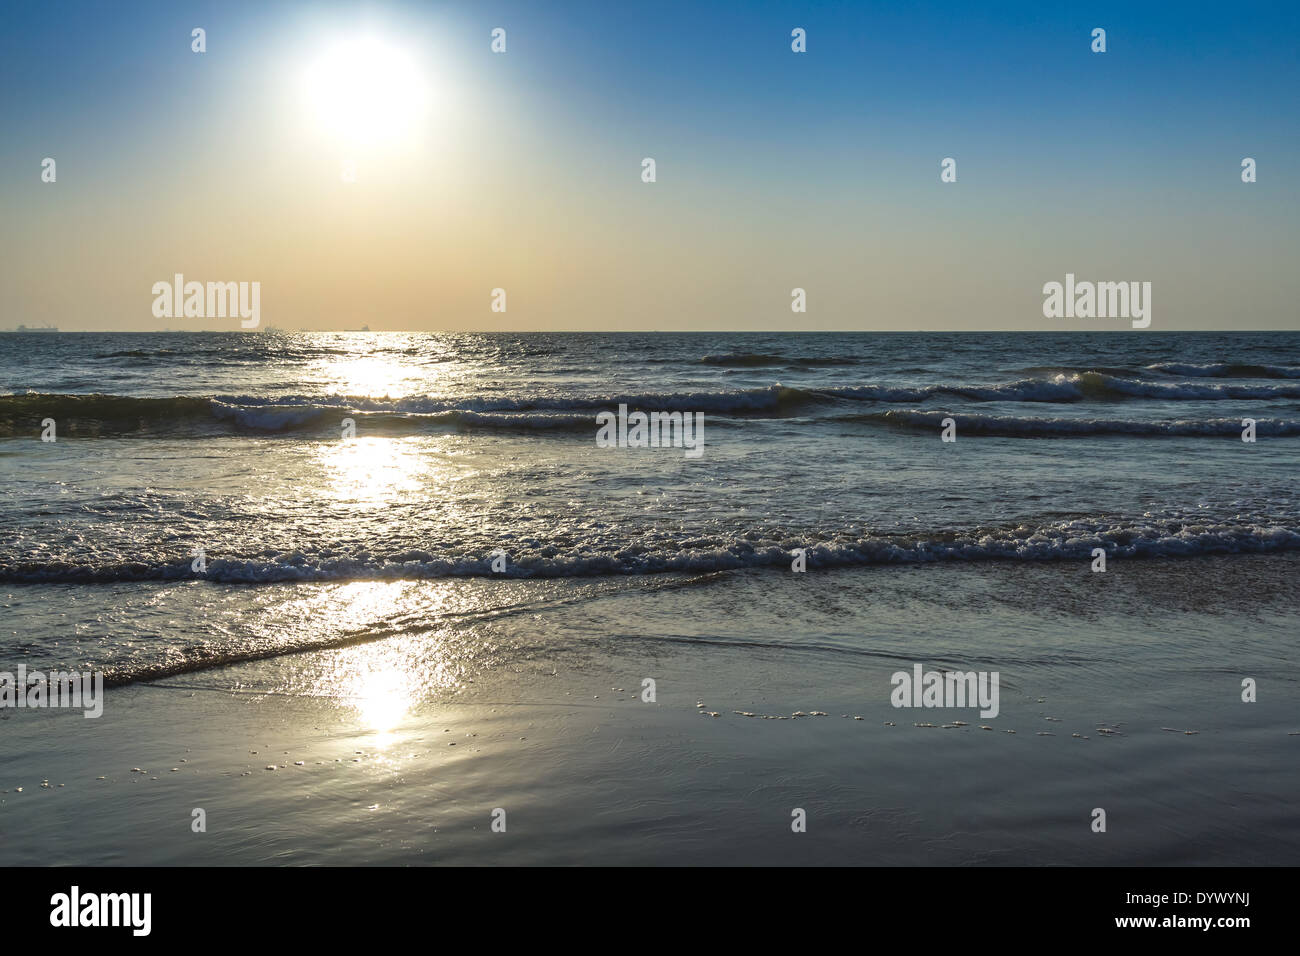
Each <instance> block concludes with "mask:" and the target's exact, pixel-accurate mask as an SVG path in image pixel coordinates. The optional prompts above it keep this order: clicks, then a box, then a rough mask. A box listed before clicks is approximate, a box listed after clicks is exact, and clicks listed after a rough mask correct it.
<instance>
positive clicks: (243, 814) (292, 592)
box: [0, 332, 1300, 865]
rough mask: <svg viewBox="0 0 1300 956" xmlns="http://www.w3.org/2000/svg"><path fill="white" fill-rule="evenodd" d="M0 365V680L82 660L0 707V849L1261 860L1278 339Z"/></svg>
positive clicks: (419, 858) (1299, 845)
mask: <svg viewBox="0 0 1300 956" xmlns="http://www.w3.org/2000/svg"><path fill="white" fill-rule="evenodd" d="M0 392H3V394H0V478H2V481H3V484H2V487H3V488H4V490H5V494H4V496H3V497H0V605H2V606H3V618H2V620H3V627H2V628H0V671H10V672H12V671H14V670H15V668H16V666H17V665H18V664H26V665H27V667H28V669H29V670H32V669H42V670H50V669H55V668H59V669H63V668H68V667H71V668H75V669H77V670H83V671H84V670H90V669H94V670H103V671H104V672H105V673H106V675H107V680H108V681H109V683H110V684H111V685H113V686H112V688H111V689H110V690H108V691H107V693H106V699H105V701H104V713H103V716H102V718H101V719H97V720H85V719H84V718H83V717H82V715H81V714H80V713H78V712H75V711H33V710H14V711H10V710H5V711H4V712H0V721H3V724H0V726H3V734H0V756H2V757H3V760H0V826H3V828H4V833H5V838H4V839H3V840H0V860H3V861H5V862H6V863H33V862H40V863H50V862H63V863H99V864H116V863H137V864H177V863H204V864H232V863H234V864H281V863H286V862H297V863H324V864H328V863H334V862H346V863H386V864H401V863H418V862H450V863H475V864H477V863H484V862H503V863H552V864H553V863H557V862H559V863H590V862H602V863H614V864H620V863H636V862H640V863H661V864H668V865H676V864H683V863H776V864H789V863H802V864H816V865H825V864H836V863H877V864H880V863H886V864H897V865H909V864H916V863H937V864H989V863H1022V864H1023V863H1037V864H1079V865H1087V864H1098V863H1107V864H1140V865H1152V864H1189V863H1190V864H1204V863H1213V864H1221V865H1240V864H1249V865H1269V864H1292V865H1294V864H1295V863H1296V862H1298V861H1300V818H1298V817H1297V816H1296V814H1295V813H1294V802H1295V794H1296V792H1297V788H1300V775H1298V773H1297V770H1296V767H1297V766H1298V765H1297V763H1296V760H1295V747H1296V746H1300V720H1297V715H1298V714H1300V707H1298V706H1297V704H1300V679H1297V678H1296V676H1295V673H1294V661H1295V660H1296V658H1297V655H1300V626H1297V625H1300V573H1298V572H1300V502H1297V497H1296V491H1295V474H1296V463H1297V452H1298V451H1300V335H1297V334H1256V333H1249V334H1205V335H1162V334H1149V333H1124V332H1122V333H1116V334H1098V335H1059V334H1058V335H1046V334H1043V335H1025V334H968V335H934V334H925V335H921V334H915V335H912V334H903V335H900V334H882V335H877V334H807V335H799V334H779V335H776V334H773V335H764V334H743V335H742V334H716V333H700V334H690V335H649V334H644V335H643V334H622V335H618V334H610V335H604V334H601V335H588V334H536V335H515V334H495V335H488V334H464V335H459V334H436V335H415V334H397V333H381V334H358V333H349V334H342V333H341V334H325V333H311V334H308V333H303V334H295V333H276V332H262V333H256V334H231V335H224V334H149V335H143V334H141V335H134V334H114V335H100V334H58V335H53V334H46V335H22V336H19V335H10V336H3V337H0ZM620 404H626V405H628V406H629V407H630V409H631V410H641V411H646V412H652V411H664V410H679V411H683V412H699V413H702V414H703V415H704V432H703V440H704V444H703V452H702V454H701V455H700V456H699V457H688V456H687V455H686V454H685V450H684V449H681V448H601V447H597V445H596V441H595V436H596V428H597V425H596V416H597V414H598V413H599V412H602V411H606V410H615V409H616V408H617V406H618V405H620ZM949 417H951V418H952V419H953V420H954V421H955V423H956V435H957V440H956V441H955V442H943V441H941V423H942V421H943V419H945V418H949ZM1245 418H1251V419H1254V420H1255V421H1256V430H1257V441H1255V442H1253V443H1248V442H1243V441H1242V440H1241V432H1242V427H1243V426H1242V420H1243V419H1245ZM45 419H53V420H54V423H55V436H56V440H55V441H53V442H48V441H42V440H41V433H42V430H43V425H42V422H43V421H44V420H45ZM344 419H351V420H352V422H353V424H354V426H355V435H354V436H353V437H351V438H348V439H345V438H344V437H343V420H344ZM1099 547H1100V548H1103V549H1104V550H1105V551H1106V554H1107V568H1106V572H1105V573H1095V572H1093V570H1092V563H1093V557H1092V552H1093V550H1094V549H1095V548H1099ZM799 549H803V551H804V554H805V555H806V568H807V570H806V571H805V572H804V573H797V572H795V571H793V570H792V562H793V561H794V560H795V555H796V553H797V552H798V550H799ZM200 550H201V551H202V553H203V562H204V563H203V564H202V566H201V569H200V570H197V571H196V570H195V562H196V556H195V555H196V552H197V551H200ZM494 552H499V553H501V554H504V556H505V564H504V566H502V565H501V564H500V563H499V562H498V564H497V567H499V568H502V570H500V571H496V570H494V568H493V554H494ZM917 664H920V665H922V666H923V667H924V668H926V669H931V668H938V669H959V670H978V671H993V672H997V673H998V674H999V675H1000V687H1001V691H1000V705H999V712H998V714H997V716H996V717H989V718H983V717H980V716H979V715H978V714H977V713H976V712H975V711H966V712H961V713H957V712H953V711H943V712H937V711H925V710H906V709H898V708H895V707H893V706H892V703H891V698H890V695H891V690H892V675H893V674H894V673H896V672H899V671H903V672H910V671H911V670H912V668H913V667H914V666H915V665H917ZM647 679H653V680H654V681H655V682H656V686H657V688H658V691H657V693H658V696H657V699H656V700H655V701H654V702H652V703H647V702H646V700H644V699H643V697H642V690H643V687H644V686H645V684H644V682H645V681H646V680H647ZM1246 679H1249V680H1250V681H1252V682H1254V684H1256V685H1257V688H1258V695H1257V700H1256V701H1254V702H1251V703H1247V702H1245V701H1244V700H1243V696H1242V694H1243V691H1242V685H1243V681H1244V680H1246ZM823 715H824V716H823ZM958 717H960V718H962V719H961V720H957V719H956V718H958ZM990 731H991V732H990ZM268 761H272V763H271V764H270V766H272V767H275V768H276V772H269V767H268V766H267V764H268ZM160 768H161V769H160ZM137 771H138V772H137ZM19 788H21V791H20V790H19ZM194 807H207V808H209V811H210V812H211V813H212V825H211V827H210V830H209V832H208V833H206V834H204V835H202V837H194V836H193V834H191V831H190V827H189V824H190V814H191V809H192V808H194ZM494 807H509V808H510V814H511V821H512V823H511V830H510V832H511V834H512V837H511V838H510V839H508V840H503V839H497V838H495V837H493V836H488V837H486V839H485V837H484V834H487V833H488V832H489V831H488V829H487V826H486V821H487V814H488V812H489V810H491V809H492V808H494ZM792 807H800V808H804V809H806V810H807V812H808V815H809V821H810V822H809V829H808V832H807V834H805V835H803V836H801V837H798V838H795V839H793V840H791V833H790V814H791V808H792ZM1095 808H1103V809H1105V810H1106V811H1107V812H1108V813H1109V814H1110V815H1111V816H1110V820H1111V826H1110V829H1109V831H1108V832H1107V833H1105V834H1099V833H1096V832H1094V831H1093V830H1092V828H1091V824H1092V820H1093V818H1092V814H1093V811H1094V809H1095ZM69 834H73V835H75V839H69V838H68V836H69Z"/></svg>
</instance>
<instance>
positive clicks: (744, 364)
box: [700, 352, 859, 368]
mask: <svg viewBox="0 0 1300 956" xmlns="http://www.w3.org/2000/svg"><path fill="white" fill-rule="evenodd" d="M700 364H701V365H715V366H719V367H722V368H762V367H764V366H769V365H785V366H790V367H795V368H800V367H803V368H835V367H838V366H843V365H857V364H859V363H858V360H857V359H852V358H837V357H831V358H812V357H800V358H787V357H786V356H784V355H768V354H764V353H762V352H728V353H727V354H725V355H706V356H704V357H703V358H702V359H700Z"/></svg>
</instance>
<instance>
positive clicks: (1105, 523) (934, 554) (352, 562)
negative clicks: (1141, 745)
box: [0, 517, 1300, 584]
mask: <svg viewBox="0 0 1300 956" xmlns="http://www.w3.org/2000/svg"><path fill="white" fill-rule="evenodd" d="M824 539H830V540H824ZM818 541H820V542H821V543H815V542H818ZM795 548H805V549H806V558H807V564H808V566H809V567H811V568H836V567H866V566H874V565H890V564H930V563H934V562H951V561H1054V560H1084V559H1088V558H1091V557H1092V551H1093V549H1094V548H1104V549H1105V550H1106V553H1107V555H1108V556H1109V557H1111V558H1156V557H1179V556H1195V555H1210V554H1259V553H1274V552H1283V551H1300V528H1298V527H1295V526H1292V525H1288V524H1280V523H1277V522H1274V521H1269V520H1264V519H1250V518H1242V519H1237V520H1231V521H1212V520H1205V521H1199V522H1198V521H1190V520H1187V519H1183V518H1160V517H1153V518H1142V519H1136V520H1132V519H1130V520H1122V519H1074V520H1070V521H1061V522H1054V523H1050V524H1041V525H1040V524H1031V523H1027V524H1020V525H1014V526H1006V527H987V528H985V527H981V528H973V529H969V530H954V531H937V532H932V533H928V534H924V535H900V534H889V535H866V536H863V537H858V538H853V539H844V538H843V537H839V536H836V535H835V534H833V533H822V532H810V533H809V534H808V535H807V536H806V537H805V538H804V539H802V540H801V539H799V538H789V539H787V540H782V541H775V540H774V541H768V542H758V543H755V542H752V541H749V540H747V539H744V538H733V539H725V540H719V541H711V542H702V543H700V544H698V545H697V546H694V547H679V548H677V549H676V550H654V549H646V548H633V547H624V548H620V549H617V550H614V549H611V550H609V551H607V552H602V553H593V552H591V551H587V550H584V551H578V552H575V553H570V554H564V553H560V554H555V553H554V549H552V548H546V549H544V550H543V551H541V552H538V553H514V554H510V557H509V564H508V569H507V570H506V571H505V572H503V573H494V572H493V571H492V567H491V563H492V557H491V555H490V554H489V555H484V556H482V557H476V556H455V557H453V556H439V555H435V554H431V553H428V552H422V551H409V550H408V551H403V552H399V553H394V554H392V555H389V556H387V557H377V556H374V555H373V554H370V553H369V552H367V553H366V556H365V557H364V558H360V557H357V558H353V557H339V556H336V555H331V556H328V557H326V556H324V555H312V554H303V553H295V554H289V555H280V556H278V557H276V558H275V559H272V560H265V559H258V560H249V559H241V558H238V557H230V558H221V557H215V556H209V558H208V563H207V570H206V571H205V572H204V573H202V574H197V573H195V572H194V571H192V570H191V567H190V558H189V556H184V557H174V558H170V559H168V558H163V557H161V556H155V557H153V558H152V559H150V558H143V557H139V556H134V555H133V556H131V557H130V558H129V559H128V558H127V557H125V556H124V557H123V558H122V559H121V560H119V561H102V560H101V561H98V562H90V561H79V560H68V561H50V560H44V559H42V560H29V561H21V560H13V559H8V560H4V561H2V562H0V581H6V582H25V583H35V582H41V583H113V582H127V581H131V582H134V581H181V580H197V579H202V580H206V581H213V582H219V583H230V584H267V583H279V582H298V581H356V580H422V579H432V578H448V577H507V578H576V577H595V576H609V575H645V574H665V573H673V572H689V573H693V574H701V573H709V572H720V571H735V570H742V569H747V568H781V569H788V568H789V567H790V563H791V561H792V560H793V557H794V549H795Z"/></svg>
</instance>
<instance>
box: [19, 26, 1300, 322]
mask: <svg viewBox="0 0 1300 956" xmlns="http://www.w3.org/2000/svg"><path fill="white" fill-rule="evenodd" d="M195 27H201V28H203V29H204V30H205V31H206V36H205V40H206V51H205V52H203V53H196V52H193V51H192V49H191V45H192V37H191V31H192V29H193V28H195ZM498 27H499V28H503V29H504V30H505V31H506V50H505V52H504V53H494V52H492V49H491V44H492V36H491V33H492V31H493V29H494V28H498ZM796 27H799V28H803V29H804V30H805V31H806V36H807V41H806V42H807V52H805V53H795V52H793V51H792V50H791V31H792V30H793V29H794V28H796ZM1096 27H1102V28H1104V29H1105V30H1106V45H1107V49H1106V52H1105V53H1094V52H1092V49H1091V46H1092V42H1093V41H1092V35H1091V34H1092V30H1093V29H1094V28H1096ZM1298 41H1300V6H1298V5H1295V4H1286V3H1280V2H1279V3H1253V2H1245V3H1231V4H1229V3H1201V4H1198V3H1178V4H1173V3H1168V4H1133V3H1084V4H1043V3H1034V2H1014V3H1007V4H1001V5H999V6H998V9H996V10H987V9H982V8H981V7H980V6H978V5H973V4H971V5H968V4H964V3H953V2H933V3H906V4H874V3H853V2H845V3H812V4H781V3H768V2H730V3H707V4H705V3H676V2H658V3H652V4H635V3H627V4H624V3H614V4H611V3H577V2H557V3H548V4H541V3H535V2H533V3H530V2H521V3H473V4H470V3H428V2H425V3H401V2H372V3H329V2H323V3H322V2H318V3H297V2H281V3H265V2H251V3H245V2H221V3H218V2H206V3H170V2H157V3H155V2H142V3H123V4H111V5H110V4H100V3H82V2H57V0H55V2H50V3H44V4H26V5H22V6H18V7H13V8H11V9H8V10H6V13H5V23H4V26H3V31H2V32H0V77H3V86H2V88H0V104H2V115H3V127H2V129H3V136H2V137H0V215H2V216H3V221H4V228H3V232H2V235H0V256H2V257H3V265H0V275H2V276H3V282H2V283H0V307H2V308H3V314H2V315H0V327H6V328H7V327H12V326H13V325H16V324H18V323H25V324H29V325H32V324H40V323H52V324H55V325H58V326H59V327H60V328H64V329H69V330H72V329H93V330H99V329H103V330H112V329H122V330H127V329H139V330H146V329H158V328H164V327H166V328H173V329H190V328H194V329H199V328H206V329H223V330H226V329H228V330H234V329H237V328H238V322H237V321H236V320H230V319H218V318H202V319H196V318H190V319H186V318H181V317H177V318H163V319H159V318H157V317H155V315H154V314H153V311H152V306H153V304H154V299H155V296H154V294H153V292H152V287H153V285H154V283H156V282H159V281H165V282H169V283H170V282H171V281H172V278H173V276H174V275H175V274H177V273H180V274H183V275H184V276H185V278H186V280H189V281H199V282H207V281H220V282H241V281H247V282H254V281H256V282H259V283H260V290H261V299H260V301H261V322H262V324H263V325H272V326H277V327H282V328H289V329H294V328H309V329H342V328H357V327H359V326H361V325H363V324H365V325H369V327H370V328H372V329H375V330H380V329H411V330H438V329H476V330H498V329H500V330H561V329H566V330H567V329H573V330H586V329H591V330H613V331H618V330H633V329H637V330H641V329H652V330H677V329H727V330H742V329H754V330H778V329H799V330H807V329H845V330H858V329H861V330H875V329H880V330H912V329H954V330H981V329H1026V330H1028V329H1033V330H1057V329H1059V330H1078V329H1086V330H1099V331H1100V330H1115V331H1119V330H1124V329H1127V328H1129V323H1128V322H1127V321H1124V320H1122V319H1082V320H1072V319H1049V318H1046V317H1044V315H1043V302H1044V294H1043V286H1044V284H1045V283H1048V282H1052V281H1057V282H1061V281H1063V280H1064V279H1065V276H1066V274H1067V273H1070V274H1074V275H1075V276H1076V277H1077V279H1078V280H1079V281H1083V280H1093V281H1139V282H1150V283H1151V289H1152V292H1151V312H1152V322H1151V326H1150V328H1151V330H1153V331H1170V330H1192V329H1243V328H1261V329H1269V328H1273V329H1296V328H1300V269H1298V268H1297V262H1298V261H1300V164H1298V163H1297V152H1298V150H1300V127H1298V125H1297V123H1298V117H1300V109H1298V107H1300V56H1298V54H1297V48H1298ZM358 42H366V43H373V49H377V50H379V51H380V55H379V56H378V58H377V59H374V60H372V61H367V62H370V63H372V64H373V65H374V66H375V70H374V71H373V72H374V73H375V75H377V76H380V78H381V80H382V83H381V84H380V85H379V86H377V87H376V88H371V87H369V86H367V84H366V83H365V82H364V77H363V82H362V87H363V90H362V92H361V93H359V94H356V95H355V96H354V95H353V92H351V90H352V87H349V88H347V89H343V90H340V89H339V88H338V87H337V84H336V83H335V81H336V80H337V75H336V74H337V71H336V70H335V69H334V67H335V65H336V64H337V63H338V62H339V61H338V60H337V59H331V56H330V51H333V50H337V49H341V48H348V49H352V48H353V47H349V46H348V44H353V45H354V46H355V44H357V43H358ZM394 64H397V65H398V66H394ZM408 81H409V82H408ZM367 97H369V99H368V98H367ZM343 101H346V104H345V105H346V106H347V108H348V110H350V112H347V111H344V113H340V110H341V109H342V106H340V103H342V102H343ZM341 116H342V120H343V121H345V122H340V117H341ZM358 117H360V120H358ZM349 124H350V125H349ZM377 130H378V131H377ZM47 157H49V158H53V159H54V160H55V162H56V171H57V172H56V179H55V181H54V182H44V181H42V162H43V160H44V159H45V158H47ZM645 157H651V158H653V159H654V161H655V173H656V179H655V181H654V182H649V183H648V182H643V180H642V160H643V159H644V158H645ZM946 157H951V158H953V159H955V160H956V172H957V180H956V182H951V183H944V182H941V181H940V172H941V170H940V163H941V161H942V160H943V159H944V158H946ZM1245 157H1251V158H1253V159H1254V160H1255V161H1256V163H1257V177H1258V179H1257V181H1256V182H1253V183H1244V182H1242V177H1241V163H1242V160H1243V158H1245ZM345 161H348V162H350V163H351V164H352V166H353V168H354V169H355V181H354V182H347V181H345V180H344V177H343V175H342V174H341V169H342V168H343V164H344V162H345ZM795 288H802V289H804V290H805V292H806V300H807V312H806V313H793V312H792V311H791V290H792V289H795ZM494 289H505V290H506V303H507V305H506V311H505V312H503V313H502V312H493V311H492V309H491V306H492V302H493V290H494Z"/></svg>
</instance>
